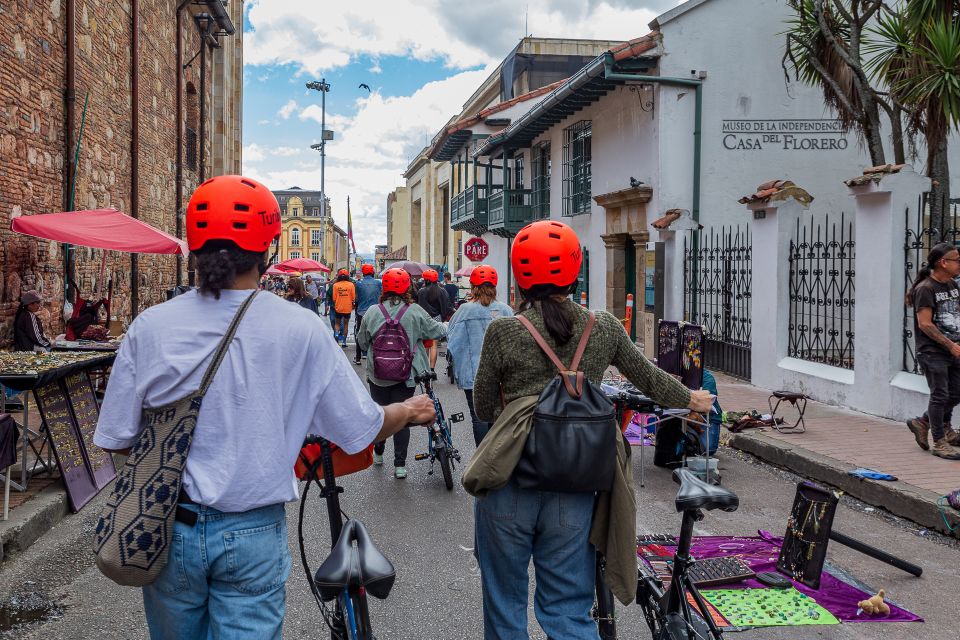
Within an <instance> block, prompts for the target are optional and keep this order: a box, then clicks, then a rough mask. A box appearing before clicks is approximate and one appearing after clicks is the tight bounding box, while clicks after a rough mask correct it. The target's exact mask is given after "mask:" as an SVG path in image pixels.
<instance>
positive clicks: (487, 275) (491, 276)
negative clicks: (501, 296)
mask: <svg viewBox="0 0 960 640" xmlns="http://www.w3.org/2000/svg"><path fill="white" fill-rule="evenodd" d="M499 279H500V278H499V277H498V276H497V270H496V269H494V268H493V267H491V266H490V265H488V264H481V265H479V266H477V267H475V268H474V270H473V271H471V272H470V285H471V286H474V287H479V286H480V285H482V284H492V285H493V286H497V281H498V280H499Z"/></svg>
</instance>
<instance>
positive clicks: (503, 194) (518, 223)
mask: <svg viewBox="0 0 960 640" xmlns="http://www.w3.org/2000/svg"><path fill="white" fill-rule="evenodd" d="M532 200H533V192H532V191H531V190H530V189H504V190H502V191H497V192H496V193H493V194H491V195H490V198H489V199H488V205H489V211H490V213H489V216H488V218H487V226H488V228H489V229H490V233H495V234H497V235H498V236H502V237H504V238H512V237H513V236H515V235H517V232H518V231H520V229H522V228H524V227H525V226H527V225H528V224H530V223H531V222H533V204H532Z"/></svg>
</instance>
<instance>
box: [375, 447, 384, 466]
mask: <svg viewBox="0 0 960 640" xmlns="http://www.w3.org/2000/svg"><path fill="white" fill-rule="evenodd" d="M373 464H375V465H377V466H378V467H379V466H380V465H382V464H383V455H381V454H379V453H377V452H376V451H374V452H373Z"/></svg>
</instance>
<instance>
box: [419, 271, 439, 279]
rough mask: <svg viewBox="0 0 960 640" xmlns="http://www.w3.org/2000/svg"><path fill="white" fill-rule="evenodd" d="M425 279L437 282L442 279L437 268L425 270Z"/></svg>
mask: <svg viewBox="0 0 960 640" xmlns="http://www.w3.org/2000/svg"><path fill="white" fill-rule="evenodd" d="M423 279H424V280H426V281H427V282H436V281H437V280H439V279H440V274H439V273H437V270H436V269H427V270H426V271H424V272H423Z"/></svg>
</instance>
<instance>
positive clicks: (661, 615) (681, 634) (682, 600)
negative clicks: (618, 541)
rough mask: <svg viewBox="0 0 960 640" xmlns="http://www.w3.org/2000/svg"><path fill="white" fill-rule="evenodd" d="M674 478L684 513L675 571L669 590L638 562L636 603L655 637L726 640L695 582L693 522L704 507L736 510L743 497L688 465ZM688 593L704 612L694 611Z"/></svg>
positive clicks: (678, 505)
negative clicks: (701, 476) (692, 573)
mask: <svg viewBox="0 0 960 640" xmlns="http://www.w3.org/2000/svg"><path fill="white" fill-rule="evenodd" d="M673 480H674V482H677V483H679V484H680V490H679V491H678V492H677V498H676V501H675V504H676V508H677V511H678V512H680V513H683V523H682V524H681V526H680V537H679V539H678V540H677V551H676V553H675V554H674V556H673V575H672V577H671V580H670V590H669V592H666V593H665V592H664V589H663V587H662V585H661V583H660V580H659V579H658V578H657V577H656V576H655V575H654V573H653V571H652V570H651V569H650V568H649V567H647V566H646V564H645V563H643V562H641V563H639V567H638V577H637V604H639V605H640V607H641V608H642V609H643V615H644V618H646V621H647V625H648V626H649V627H650V632H651V633H652V634H653V638H654V640H723V634H722V633H721V632H720V629H719V628H717V625H716V624H715V623H714V621H713V618H712V617H711V615H710V610H709V607H708V606H707V603H706V602H705V601H704V599H703V596H701V595H700V592H699V591H698V590H697V588H696V586H695V585H694V584H693V581H692V580H691V578H690V576H689V574H688V571H689V570H690V567H691V566H693V565H694V562H695V561H694V560H693V559H692V558H691V557H690V544H691V542H692V540H693V524H694V523H695V522H699V521H700V520H703V511H704V510H706V511H713V510H714V509H720V510H721V511H726V512H728V513H729V512H732V511H736V510H737V507H738V506H739V504H740V499H739V498H738V497H737V495H736V494H735V493H733V492H732V491H729V490H727V489H724V488H722V487H720V486H716V485H711V484H707V483H706V482H704V481H702V480H700V479H699V478H697V477H696V476H695V475H694V474H692V473H691V472H690V471H687V470H686V469H676V470H675V471H674V472H673ZM687 594H690V596H691V597H692V598H693V601H694V602H696V605H697V608H698V609H699V610H700V612H701V613H702V615H701V616H698V615H696V613H694V612H693V611H692V608H691V605H690V602H689V600H688V599H687Z"/></svg>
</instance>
